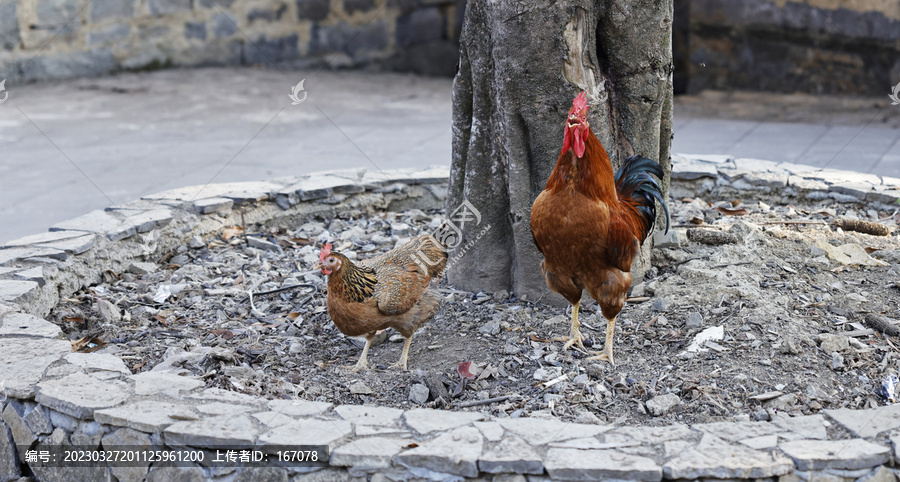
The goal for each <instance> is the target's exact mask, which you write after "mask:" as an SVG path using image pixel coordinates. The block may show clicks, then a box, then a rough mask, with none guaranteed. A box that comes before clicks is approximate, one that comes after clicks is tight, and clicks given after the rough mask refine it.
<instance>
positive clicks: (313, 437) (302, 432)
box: [259, 419, 353, 451]
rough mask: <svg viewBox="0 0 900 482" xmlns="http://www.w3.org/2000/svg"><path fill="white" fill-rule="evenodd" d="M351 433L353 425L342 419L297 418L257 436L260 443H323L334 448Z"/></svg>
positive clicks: (329, 447)
mask: <svg viewBox="0 0 900 482" xmlns="http://www.w3.org/2000/svg"><path fill="white" fill-rule="evenodd" d="M352 435H353V426H352V425H350V422H345V421H343V420H317V419H309V420H297V421H295V422H292V423H289V424H286V425H282V426H281V427H277V428H275V429H273V430H270V431H268V432H266V433H264V434H262V435H260V436H259V443H260V444H262V445H264V446H265V445H325V446H327V447H328V450H329V451H331V450H334V448H335V447H337V446H338V444H340V443H341V442H343V441H344V440H346V439H347V438H349V437H350V436H352Z"/></svg>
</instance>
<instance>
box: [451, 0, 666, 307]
mask: <svg viewBox="0 0 900 482" xmlns="http://www.w3.org/2000/svg"><path fill="white" fill-rule="evenodd" d="M672 17H673V0H598V1H589V0H582V1H577V0H558V1H555V2H546V1H541V2H522V1H514V0H496V1H479V0H470V1H469V2H468V6H467V11H466V18H465V23H464V25H463V31H462V36H461V47H460V64H459V73H458V74H457V75H456V79H455V81H454V85H453V161H452V167H451V174H450V193H449V196H448V198H447V206H448V212H453V211H454V210H456V209H457V207H458V206H460V205H461V204H462V203H463V202H464V201H466V200H467V201H469V203H471V206H472V207H474V208H475V209H476V210H477V214H479V215H480V218H478V219H477V220H478V221H480V222H479V223H475V222H469V223H467V224H465V225H463V226H461V231H462V236H461V239H459V240H458V241H459V243H458V245H457V248H456V252H455V253H454V255H455V256H451V263H450V265H449V270H448V276H449V280H450V282H451V283H453V284H455V285H457V286H460V287H462V288H465V289H469V290H476V291H477V290H482V291H488V292H492V291H500V290H504V289H505V290H509V291H512V292H513V293H515V294H516V295H518V296H522V295H527V296H528V299H530V300H537V299H540V298H543V300H544V301H546V302H555V300H554V299H555V298H558V297H553V296H544V295H546V294H548V293H550V292H549V290H548V289H547V288H546V286H545V284H544V280H543V277H542V276H541V273H540V267H539V264H540V261H541V257H540V253H538V251H537V249H535V247H534V245H533V243H532V239H531V230H530V227H529V216H530V212H531V204H532V202H533V201H534V199H535V198H536V197H537V195H538V194H539V193H540V192H541V191H542V190H543V189H544V186H545V184H546V182H547V178H548V177H549V176H550V172H551V171H552V170H553V166H554V165H555V163H556V159H557V157H558V156H559V151H560V148H561V147H562V142H563V125H564V122H565V117H566V114H567V113H568V110H569V107H571V105H572V99H573V98H574V97H575V96H576V95H577V94H578V93H579V92H580V91H582V90H584V91H587V93H588V99H589V103H590V106H591V108H590V111H589V117H588V120H589V123H590V125H591V128H592V130H593V131H594V133H595V134H596V135H597V138H598V139H599V140H600V142H601V143H602V144H603V145H604V147H606V150H607V151H608V152H609V154H610V157H611V158H612V160H613V168H614V169H617V168H618V166H619V164H620V163H621V162H622V161H624V160H625V158H626V157H628V156H629V155H631V154H640V155H643V156H645V157H649V158H651V159H654V160H658V161H659V163H660V164H661V165H662V166H663V170H664V172H665V179H663V188H664V190H665V192H666V193H667V192H668V185H669V173H670V172H671V167H670V162H671V159H670V144H671V139H672V48H671V38H672ZM660 211H661V210H660ZM563 214H564V213H560V215H563ZM470 218H471V216H470ZM487 227H489V229H486V228H487ZM651 239H652V237H651V238H648V241H647V243H645V246H644V249H643V250H642V254H641V256H640V257H639V258H640V259H639V260H637V261H636V262H635V266H634V268H633V271H632V273H633V274H634V275H635V279H637V280H639V279H640V277H641V275H642V273H643V271H644V267H645V266H648V265H649V244H650V242H651V241H650V240H651ZM460 255H463V256H460ZM454 258H459V259H458V260H456V261H453V260H454Z"/></svg>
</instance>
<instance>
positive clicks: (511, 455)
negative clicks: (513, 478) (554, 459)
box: [478, 436, 544, 475]
mask: <svg viewBox="0 0 900 482" xmlns="http://www.w3.org/2000/svg"><path fill="white" fill-rule="evenodd" d="M478 469H479V470H481V471H482V472H487V473H489V474H504V473H512V474H538V475H539V474H543V473H544V463H543V462H542V461H541V456H540V455H539V454H538V453H537V452H536V451H535V450H534V448H533V447H532V446H530V445H528V444H527V443H525V441H524V440H522V439H520V438H519V437H516V436H508V437H506V438H505V439H503V440H501V441H500V443H498V444H496V445H494V446H493V447H490V448H486V449H485V450H484V452H483V453H482V454H481V457H479V458H478Z"/></svg>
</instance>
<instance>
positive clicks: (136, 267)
mask: <svg viewBox="0 0 900 482" xmlns="http://www.w3.org/2000/svg"><path fill="white" fill-rule="evenodd" d="M157 271H159V267H158V266H156V263H150V262H142V261H135V262H133V263H131V264H130V265H128V272H129V273H132V274H136V275H138V276H143V275H145V274H150V273H155V272H157Z"/></svg>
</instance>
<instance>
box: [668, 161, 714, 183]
mask: <svg viewBox="0 0 900 482" xmlns="http://www.w3.org/2000/svg"><path fill="white" fill-rule="evenodd" d="M676 157H677V156H672V179H675V180H679V181H692V180H694V179H700V178H703V177H707V178H712V179H715V178H717V177H719V171H718V170H717V169H716V165H715V164H711V163H708V162H700V161H695V160H689V159H685V158H679V162H675V159H676Z"/></svg>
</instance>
